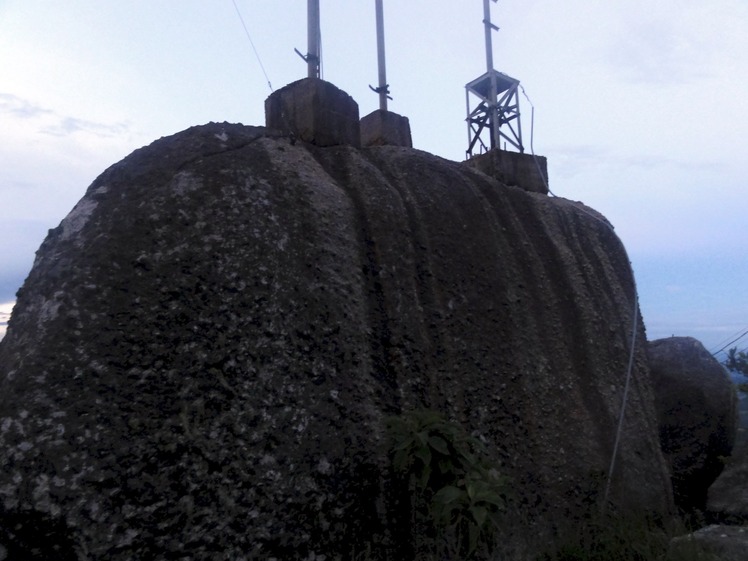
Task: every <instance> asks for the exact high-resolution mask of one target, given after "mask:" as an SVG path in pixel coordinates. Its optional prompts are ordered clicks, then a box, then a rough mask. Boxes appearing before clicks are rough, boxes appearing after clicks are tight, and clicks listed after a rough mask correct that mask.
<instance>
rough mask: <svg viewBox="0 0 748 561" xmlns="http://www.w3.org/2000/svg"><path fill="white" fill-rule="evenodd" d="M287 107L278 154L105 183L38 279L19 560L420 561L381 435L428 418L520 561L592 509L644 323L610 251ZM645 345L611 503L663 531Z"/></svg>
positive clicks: (257, 152)
mask: <svg viewBox="0 0 748 561" xmlns="http://www.w3.org/2000/svg"><path fill="white" fill-rule="evenodd" d="M302 87H305V88H306V87H309V88H310V89H308V90H307V91H308V92H310V93H309V96H310V97H309V98H308V99H312V100H313V101H312V103H321V104H322V105H325V104H326V103H327V101H325V99H324V96H325V95H329V94H330V92H331V91H332V90H331V89H330V88H328V87H327V86H326V85H324V84H320V83H319V82H313V81H312V82H306V84H302ZM296 93H298V91H297V92H296ZM278 95H279V98H280V104H279V106H280V107H281V109H279V110H278V111H279V112H278V115H281V116H284V117H283V119H285V120H283V119H281V124H280V126H278V125H275V124H274V122H271V123H270V124H271V125H272V126H269V127H250V126H243V125H238V124H229V123H209V124H206V125H202V126H196V127H192V128H190V129H187V130H185V131H183V132H180V133H177V134H175V135H173V136H169V137H165V138H161V139H159V140H157V141H155V142H154V143H152V144H151V145H149V146H146V147H144V148H141V149H139V150H136V151H135V152H133V153H132V154H131V155H129V156H128V157H126V158H125V159H124V160H122V161H121V162H118V163H116V164H114V165H112V166H111V167H110V168H108V169H107V170H106V171H104V172H103V173H102V174H101V175H100V176H99V177H98V178H97V179H96V180H95V181H94V182H93V184H92V185H91V186H90V187H89V188H88V190H87V191H86V194H85V195H84V196H83V198H82V199H81V200H80V201H79V202H78V204H77V205H76V206H75V208H73V210H72V211H71V212H70V214H69V215H68V216H67V217H66V218H65V220H63V221H62V223H61V224H60V225H59V226H58V227H57V228H55V229H53V230H51V231H50V233H49V235H48V236H47V238H46V239H45V241H44V243H43V244H42V246H41V247H40V249H39V251H38V252H37V258H36V262H35V264H34V267H33V269H32V271H31V273H30V274H29V277H28V279H27V280H26V282H25V283H24V285H23V287H22V289H21V290H20V291H19V294H18V302H17V305H16V307H15V310H14V312H13V316H12V318H11V321H10V323H9V328H8V332H7V335H6V337H5V338H4V339H3V340H2V342H0V384H1V391H0V461H1V462H2V465H3V466H5V469H3V470H2V471H1V472H0V529H3V532H4V533H3V535H2V536H0V543H3V546H4V547H6V549H7V550H8V551H10V552H12V551H16V552H21V553H22V552H23V551H25V550H24V549H23V548H24V547H26V546H25V545H24V544H27V543H32V542H33V541H34V539H33V537H34V536H36V540H37V541H38V542H39V543H42V542H43V543H45V544H47V545H48V546H49V547H50V548H52V549H51V550H50V551H55V552H57V553H56V554H57V555H58V556H59V557H60V558H70V559H102V558H107V559H112V560H130V559H138V558H140V559H167V558H180V559H236V560H239V559H260V558H262V559H270V558H277V559H290V558H294V559H321V558H323V557H322V556H324V558H325V559H345V558H349V557H350V556H352V555H355V554H357V553H361V552H364V551H366V552H368V554H369V555H370V556H371V558H372V559H385V558H398V559H400V558H402V559H410V558H415V556H416V555H417V553H418V552H417V551H416V547H417V546H416V545H414V544H416V543H417V540H416V541H415V542H414V532H416V530H417V528H416V527H414V526H413V525H412V518H411V517H410V514H409V512H410V511H409V510H408V509H409V508H410V507H409V504H410V503H409V502H408V498H407V496H403V495H402V493H399V492H397V489H399V488H398V487H397V486H396V485H395V484H394V483H393V481H394V479H393V478H394V475H393V468H392V465H391V462H390V457H389V455H388V452H387V442H388V435H387V429H386V426H387V419H388V418H390V417H392V416H397V415H400V414H403V413H407V412H408V411H414V410H419V409H428V410H434V411H438V412H440V413H441V414H442V415H444V416H445V418H447V419H449V420H450V422H452V423H455V424H456V425H459V426H460V427H462V428H464V430H465V431H467V433H469V434H470V435H472V436H473V437H474V438H476V439H478V440H479V441H480V442H481V443H482V444H483V445H484V446H485V449H486V454H488V455H489V456H490V458H492V461H493V462H495V466H496V467H497V469H498V470H500V471H501V473H502V474H504V475H505V476H506V478H507V480H508V481H510V482H511V489H512V497H513V498H512V505H513V506H512V508H513V509H514V510H513V511H512V516H511V517H510V519H508V520H513V521H514V522H512V523H511V524H513V525H512V526H507V527H506V528H504V530H503V531H504V533H503V534H502V538H501V539H502V547H505V548H507V549H508V550H514V551H519V550H522V548H526V549H527V548H529V550H530V551H535V552H537V551H538V548H540V547H541V546H542V545H543V543H547V542H543V541H542V540H539V539H538V537H539V536H541V537H545V538H548V539H551V537H552V536H554V535H555V532H556V530H557V528H558V523H559V521H563V520H567V519H573V518H574V517H575V516H582V515H583V513H584V512H585V509H588V508H589V505H590V502H591V501H592V502H595V501H599V500H600V499H601V496H602V495H601V493H602V487H601V486H600V484H599V483H600V481H601V477H604V475H605V473H606V470H608V468H609V466H610V463H611V456H612V453H613V447H614V437H615V434H616V427H617V423H618V420H619V417H620V408H621V403H622V393H623V387H624V378H625V372H626V368H627V364H628V360H629V355H630V351H631V348H630V342H631V326H632V325H633V324H634V321H633V319H634V318H633V315H632V314H634V313H636V314H638V313H639V312H638V309H637V307H636V291H635V284H634V279H633V277H632V273H631V269H630V267H629V263H628V260H627V257H626V254H625V251H624V249H623V246H622V245H621V242H620V240H619V239H618V238H617V237H616V235H615V233H614V232H613V230H612V228H611V227H610V226H609V225H608V224H607V223H606V222H605V220H604V219H602V218H600V217H599V215H598V214H597V213H595V212H594V211H592V210H591V209H588V208H586V207H584V205H582V204H581V203H576V202H572V201H568V200H564V199H560V198H550V197H547V196H545V195H543V194H539V193H535V192H532V189H525V188H522V186H519V187H517V186H509V185H507V184H505V183H502V182H500V181H498V180H497V179H496V178H495V177H492V176H490V175H487V174H485V173H483V172H481V171H479V170H477V169H474V168H473V167H471V166H470V165H466V164H464V163H457V162H451V161H448V160H445V159H442V158H439V157H436V156H433V155H431V154H427V153H425V152H422V151H419V150H416V149H413V148H411V147H409V146H402V145H375V146H363V147H361V146H358V145H357V143H356V142H355V140H356V135H355V132H354V131H352V130H351V128H350V127H349V126H348V125H346V124H344V125H341V127H340V131H342V132H341V134H344V135H353V136H352V137H351V138H352V139H353V140H352V141H340V142H332V143H329V142H326V141H325V142H319V141H318V140H319V139H320V138H322V136H324V135H327V134H328V133H329V132H330V131H322V130H321V129H324V128H325V127H327V126H329V125H330V123H331V122H332V121H334V119H336V118H338V117H340V118H341V119H342V120H343V122H344V123H349V122H350V119H351V118H352V114H353V106H350V107H348V108H344V109H340V107H341V105H340V104H338V103H337V102H335V103H330V104H329V105H327V106H326V107H329V109H330V112H331V113H333V114H334V113H336V112H338V111H339V112H340V113H341V115H342V116H341V115H337V116H336V115H332V117H331V119H332V121H331V120H323V121H315V120H314V119H312V120H311V121H309V120H308V118H309V116H308V115H304V114H301V113H297V114H296V115H291V114H290V113H289V112H288V111H287V110H286V109H287V108H288V106H285V107H286V109H283V107H284V105H283V104H284V103H287V99H288V98H286V97H284V95H287V92H286V94H284V93H282V92H279V94H278ZM294 95H295V94H294ZM351 101H352V100H351ZM273 103H274V102H273V101H270V100H269V101H268V104H269V105H273ZM292 103H297V102H296V101H294V102H292ZM354 104H355V102H354ZM275 110H276V109H275V106H273V109H272V111H275ZM272 111H271V112H270V114H272ZM356 113H357V109H356ZM305 119H307V121H305ZM356 119H357V115H356ZM302 122H304V123H307V122H308V123H311V124H310V125H309V126H310V127H311V128H310V129H309V130H311V131H312V133H311V136H308V135H307V133H306V132H304V131H303V130H302V127H301V126H300V125H299V123H302ZM336 127H337V125H335V126H334V127H332V128H333V129H335V130H338V129H337V128H336ZM323 132H324V134H323ZM333 132H335V131H333ZM346 138H348V137H347V136H346ZM637 325H638V326H639V327H638V338H639V340H640V341H641V342H642V345H639V346H637V347H636V348H635V349H634V353H633V357H634V362H633V376H632V385H631V388H630V393H629V400H628V405H627V407H628V409H627V413H626V417H625V424H624V428H623V431H622V433H621V441H620V448H619V451H618V454H619V457H618V461H617V463H616V468H615V471H614V473H613V478H612V480H611V486H610V496H609V501H610V504H611V505H613V507H614V508H615V509H617V510H618V511H620V512H624V511H632V512H643V511H646V512H655V513H666V512H668V511H669V510H670V509H671V508H672V505H673V496H672V489H671V483H670V478H669V473H668V467H667V463H666V461H665V459H664V456H663V454H662V452H661V449H660V443H659V439H658V420H657V415H656V411H655V406H654V403H655V401H654V394H653V388H652V382H651V379H650V373H649V367H648V362H647V356H646V349H645V346H644V345H643V343H644V342H645V334H644V328H643V326H642V323H641V321H639V322H638V324H637ZM411 506H412V505H411ZM508 524H509V522H508ZM3 540H4V541H3ZM5 544H8V545H5ZM45 547H47V546H46V545H45ZM13 548H15V549H13ZM533 548H534V549H533ZM65 555H67V556H68V557H64V556H65ZM395 556H396V557H395ZM11 558H13V557H12V556H11Z"/></svg>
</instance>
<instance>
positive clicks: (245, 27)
mask: <svg viewBox="0 0 748 561" xmlns="http://www.w3.org/2000/svg"><path fill="white" fill-rule="evenodd" d="M231 2H233V4H234V9H235V10H236V15H237V16H239V21H241V22H242V27H243V28H244V33H246V34H247V39H249V44H250V45H252V50H253V51H254V53H255V57H257V62H259V63H260V68H261V69H262V73H263V74H264V75H265V80H267V82H268V88H270V91H271V92H272V91H273V86H272V85H271V84H270V78H268V73H267V72H265V66H264V65H263V64H262V59H261V58H260V54H259V53H258V52H257V48H255V43H254V41H252V37H251V36H250V34H249V29H247V24H245V23H244V18H243V17H242V13H241V12H240V11H239V6H237V5H236V0H231Z"/></svg>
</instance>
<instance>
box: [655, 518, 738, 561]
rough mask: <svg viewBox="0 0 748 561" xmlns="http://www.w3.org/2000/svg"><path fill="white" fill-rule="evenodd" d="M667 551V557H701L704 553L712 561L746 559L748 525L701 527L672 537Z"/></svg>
mask: <svg viewBox="0 0 748 561" xmlns="http://www.w3.org/2000/svg"><path fill="white" fill-rule="evenodd" d="M697 552H699V553H700V555H699V553H697ZM668 553H669V557H668V558H669V559H703V558H704V557H703V554H704V553H705V554H707V555H709V556H710V557H709V558H710V559H713V560H714V561H745V560H746V559H748V526H721V525H718V524H715V525H712V526H707V527H706V528H701V529H700V530H697V531H696V532H694V533H692V534H689V535H687V536H681V537H678V538H675V539H673V540H672V542H671V543H670V551H669V552H668Z"/></svg>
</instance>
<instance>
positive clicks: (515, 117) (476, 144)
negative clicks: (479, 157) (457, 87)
mask: <svg viewBox="0 0 748 561" xmlns="http://www.w3.org/2000/svg"><path fill="white" fill-rule="evenodd" d="M493 1H494V2H496V1H497V0H493ZM483 24H484V27H485V35H486V73H485V74H483V75H482V76H479V77H478V78H476V79H475V80H473V81H472V82H469V83H468V84H467V85H465V101H466V106H467V119H466V121H467V125H468V149H467V151H466V152H467V156H468V158H469V157H471V156H473V155H474V151H475V150H476V149H477V150H478V151H479V153H483V152H487V151H488V150H492V149H501V142H502V141H503V142H504V146H505V147H506V146H507V144H510V145H511V146H513V147H514V148H515V149H516V150H518V151H520V152H524V151H525V148H524V146H523V145H522V129H521V126H520V112H519V80H516V79H514V78H512V77H511V76H507V75H506V74H504V73H503V72H498V71H497V70H494V67H493V44H492V33H493V32H494V31H498V30H499V28H498V27H497V26H496V25H494V24H493V23H491V8H490V4H489V0H483Z"/></svg>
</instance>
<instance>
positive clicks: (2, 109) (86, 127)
mask: <svg viewBox="0 0 748 561" xmlns="http://www.w3.org/2000/svg"><path fill="white" fill-rule="evenodd" d="M0 114H5V115H9V116H10V117H11V118H15V119H20V120H21V121H23V122H24V123H23V125H24V126H28V125H29V121H30V122H31V123H32V124H33V125H34V126H35V127H36V128H37V132H39V133H42V134H47V135H52V136H57V137H61V136H70V135H74V134H76V133H84V134H87V135H92V136H94V137H98V138H116V137H122V136H124V135H126V134H127V133H128V132H129V125H128V123H126V122H115V123H102V122H96V121H92V120H88V119H80V118H78V117H74V116H70V115H62V114H60V113H59V112H57V111H55V110H53V109H48V108H46V107H42V106H40V105H38V104H35V103H33V102H32V101H30V100H27V99H23V98H21V97H19V96H16V95H13V94H10V93H0Z"/></svg>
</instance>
